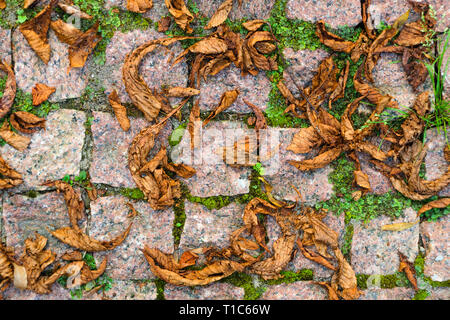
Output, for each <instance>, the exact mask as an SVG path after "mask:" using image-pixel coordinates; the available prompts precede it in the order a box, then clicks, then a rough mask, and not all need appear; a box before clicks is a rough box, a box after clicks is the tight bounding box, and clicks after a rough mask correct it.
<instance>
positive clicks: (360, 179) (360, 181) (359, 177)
mask: <svg viewBox="0 0 450 320" xmlns="http://www.w3.org/2000/svg"><path fill="white" fill-rule="evenodd" d="M354 176H355V182H356V184H357V185H358V186H359V187H361V188H363V189H366V190H370V182H369V177H368V176H367V174H366V173H365V172H363V171H361V170H357V171H355V172H354Z"/></svg>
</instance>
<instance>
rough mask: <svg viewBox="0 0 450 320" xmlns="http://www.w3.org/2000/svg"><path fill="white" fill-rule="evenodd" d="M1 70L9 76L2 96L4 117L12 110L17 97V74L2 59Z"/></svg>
mask: <svg viewBox="0 0 450 320" xmlns="http://www.w3.org/2000/svg"><path fill="white" fill-rule="evenodd" d="M0 70H2V71H4V72H6V74H7V76H8V78H7V80H6V83H5V90H4V92H3V96H2V97H1V98H0V119H2V118H3V117H4V116H5V115H6V114H7V113H8V112H9V110H11V107H12V105H13V103H14V99H15V97H16V90H17V86H16V76H15V75H14V71H13V69H12V68H11V66H10V65H9V64H8V63H7V62H5V61H0Z"/></svg>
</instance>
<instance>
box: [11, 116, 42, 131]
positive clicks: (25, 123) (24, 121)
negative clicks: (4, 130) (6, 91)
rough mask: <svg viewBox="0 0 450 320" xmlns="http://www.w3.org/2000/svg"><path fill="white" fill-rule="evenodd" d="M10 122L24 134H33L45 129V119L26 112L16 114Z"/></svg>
mask: <svg viewBox="0 0 450 320" xmlns="http://www.w3.org/2000/svg"><path fill="white" fill-rule="evenodd" d="M9 121H10V122H11V126H12V127H13V128H14V129H16V130H17V131H20V132H23V133H33V132H34V131H35V130H36V129H38V128H45V119H43V118H39V117H38V116H35V115H34V114H32V113H29V112H26V111H17V112H14V113H13V114H12V115H11V117H10V118H9Z"/></svg>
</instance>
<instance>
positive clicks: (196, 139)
mask: <svg viewBox="0 0 450 320" xmlns="http://www.w3.org/2000/svg"><path fill="white" fill-rule="evenodd" d="M199 101H200V100H196V101H195V103H194V106H193V107H192V110H191V114H190V115H189V123H188V126H187V130H188V132H189V135H190V137H191V141H190V142H191V150H194V148H195V147H199V146H200V130H201V125H199V124H200V122H201V119H200V103H199Z"/></svg>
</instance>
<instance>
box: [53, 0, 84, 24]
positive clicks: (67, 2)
mask: <svg viewBox="0 0 450 320" xmlns="http://www.w3.org/2000/svg"><path fill="white" fill-rule="evenodd" d="M58 6H59V7H60V8H61V9H62V10H63V11H64V12H65V13H67V14H68V15H74V16H76V17H80V18H82V19H88V20H91V19H92V16H90V15H88V14H87V13H85V12H83V11H81V10H80V9H79V8H78V7H77V6H75V5H74V4H73V2H72V0H64V1H61V0H60V1H59V2H58Z"/></svg>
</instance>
